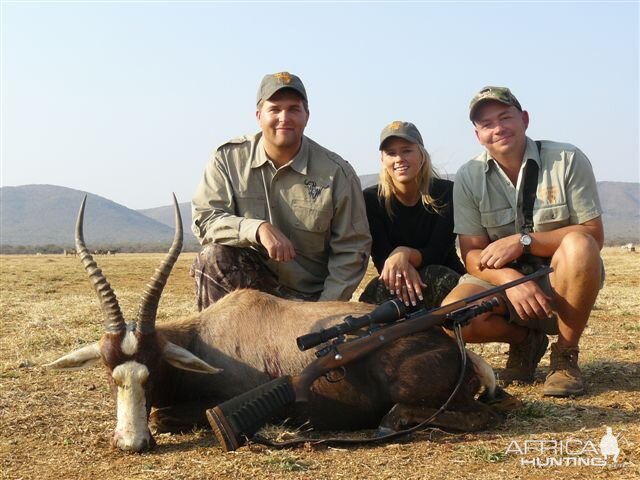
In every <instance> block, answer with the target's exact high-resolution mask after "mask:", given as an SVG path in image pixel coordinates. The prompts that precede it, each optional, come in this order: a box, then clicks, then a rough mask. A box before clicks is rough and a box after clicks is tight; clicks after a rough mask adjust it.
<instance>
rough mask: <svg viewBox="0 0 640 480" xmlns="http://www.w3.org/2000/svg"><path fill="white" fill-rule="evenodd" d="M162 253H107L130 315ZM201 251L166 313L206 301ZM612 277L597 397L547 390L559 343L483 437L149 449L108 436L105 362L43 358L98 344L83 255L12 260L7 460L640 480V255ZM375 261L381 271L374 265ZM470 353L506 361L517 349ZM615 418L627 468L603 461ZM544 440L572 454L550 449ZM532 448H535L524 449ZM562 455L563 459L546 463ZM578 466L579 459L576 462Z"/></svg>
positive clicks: (326, 473)
mask: <svg viewBox="0 0 640 480" xmlns="http://www.w3.org/2000/svg"><path fill="white" fill-rule="evenodd" d="M161 258H162V256H161V255H156V254H130V255H116V256H112V257H98V258H97V260H98V263H99V264H100V265H101V267H102V268H103V271H104V272H105V274H106V276H107V278H108V279H109V281H110V283H111V285H112V286H113V287H114V289H115V291H116V293H117V295H118V298H119V300H120V305H121V307H122V310H123V313H124V315H125V317H126V318H133V316H134V315H135V312H136V310H137V307H138V300H139V298H140V295H141V294H142V291H143V288H144V286H145V284H146V282H147V280H148V278H149V277H150V275H151V274H152V272H153V270H154V268H155V267H156V266H157V264H158V263H159V261H160V259H161ZM192 258H193V254H183V255H182V256H181V257H180V259H179V261H178V263H177V265H176V267H175V268H174V272H173V273H172V276H171V278H170V280H169V283H168V285H167V288H166V289H165V294H164V296H163V299H162V301H161V303H160V308H159V315H158V321H159V322H162V321H163V320H164V319H167V318H170V317H175V316H180V315H185V314H188V313H191V312H193V311H194V297H193V287H192V282H191V279H190V277H189V275H188V268H189V264H190V262H191V260H192ZM603 258H604V260H605V265H606V268H607V282H606V286H605V288H604V289H603V290H602V292H601V293H600V296H599V298H598V301H597V304H596V308H595V310H594V311H593V314H592V317H591V320H590V322H589V326H588V328H587V330H586V332H585V335H584V337H583V341H582V343H581V348H582V350H581V354H580V355H581V356H580V362H581V365H582V369H583V372H584V374H585V377H586V381H587V384H588V393H587V395H585V396H582V397H577V398H569V399H554V398H547V397H543V396H542V383H541V382H543V381H544V376H545V375H546V372H547V369H548V365H549V359H548V353H547V355H545V357H544V358H543V360H542V362H541V367H540V369H539V370H538V374H537V382H536V383H535V384H534V385H531V386H515V387H510V388H509V391H510V393H512V394H515V395H517V396H518V397H519V398H520V399H521V400H522V401H523V402H524V407H523V408H521V409H519V410H517V411H516V412H514V413H513V414H512V415H511V416H510V417H509V418H508V419H507V420H506V422H505V423H504V424H503V425H502V426H500V427H499V428H498V429H496V430H492V431H486V432H481V433H474V434H452V433H445V432H442V431H437V430H436V431H424V432H420V433H417V434H414V435H412V436H410V437H408V438H406V439H403V440H401V441H396V442H393V443H390V444H386V445H376V446H367V447H355V448H327V447H322V448H316V449H311V448H304V447H303V448H298V449H289V450H275V449H269V448H266V447H262V446H258V445H252V446H249V447H243V448H241V449H239V450H238V451H236V452H233V453H223V452H222V450H221V449H220V447H219V446H218V445H217V443H216V441H215V439H214V436H213V434H212V432H211V431H209V430H204V429H196V430H193V431H192V432H189V433H187V434H180V435H170V434H162V435H158V436H157V437H156V439H157V441H158V446H157V447H156V448H155V450H153V451H151V452H149V453H144V454H125V453H122V452H120V451H117V450H113V449H111V448H110V446H109V437H110V432H111V431H112V429H113V428H114V426H115V408H114V404H113V401H112V399H111V397H110V395H109V391H108V389H107V382H106V380H105V373H104V371H103V370H102V369H101V368H99V367H95V368H89V369H85V370H80V371H75V372H58V371H52V370H48V369H45V368H43V367H42V365H43V364H45V363H47V362H50V361H52V360H54V359H56V358H57V357H58V356H60V355H62V354H65V353H67V352H69V351H71V350H73V349H75V348H78V347H79V346H82V345H85V344H87V343H90V342H93V341H96V340H98V338H99V337H100V336H101V334H102V328H103V327H102V318H101V312H100V309H99V305H98V302H97V300H96V297H95V293H94V291H93V289H92V287H91V286H90V284H89V281H88V278H87V275H86V273H85V272H84V270H83V268H82V266H81V265H80V262H79V261H78V259H76V258H73V257H64V256H46V255H40V256H0V318H1V320H2V330H1V334H0V469H1V472H2V478H3V479H42V480H46V479H87V478H94V479H95V478H102V479H112V478H113V479H116V478H117V479H143V478H144V479H176V480H177V479H205V478H206V479H213V478H222V479H226V478H229V479H236V478H238V479H241V478H278V479H279V478H285V479H341V478H346V479H350V480H351V479H361V478H384V479H402V480H409V479H422V478H442V477H445V476H446V477H447V478H478V477H480V476H482V478H483V479H486V478H501V479H505V478H510V479H511V478H514V479H542V478H545V479H547V478H552V477H557V478H584V479H591V478H616V479H617V478H624V479H632V478H633V479H637V478H640V415H639V412H640V360H639V359H638V352H639V349H640V338H639V336H640V308H639V307H640V288H639V286H640V285H639V284H640V254H637V253H628V252H624V251H622V250H621V249H620V248H614V247H610V248H607V249H605V250H604V252H603ZM372 274H373V271H372V269H370V272H369V275H372ZM472 349H473V350H474V351H476V352H479V353H481V354H482V355H483V356H484V357H485V358H487V360H488V361H489V362H490V363H491V364H492V365H493V366H494V367H495V368H496V369H498V370H499V369H500V368H502V367H504V364H505V362H506V351H507V347H506V346H505V345H500V344H487V345H484V346H482V347H478V346H473V347H472ZM607 426H608V427H611V428H612V431H613V434H614V435H618V445H619V448H620V456H619V458H618V461H617V463H616V464H613V462H611V461H610V460H609V461H608V463H607V465H606V466H600V465H596V464H594V463H593V462H594V461H595V460H594V459H596V457H598V458H602V457H600V456H599V451H597V450H594V449H597V448H598V446H599V444H600V440H601V438H602V437H603V435H604V434H605V432H606V427H607ZM542 441H547V443H545V444H544V445H546V446H547V447H549V446H550V445H552V444H553V443H552V442H555V445H560V443H561V442H562V445H563V448H564V449H563V450H561V451H560V453H558V454H554V453H553V452H551V453H549V452H550V451H549V450H547V453H544V454H539V453H535V451H533V453H532V450H529V451H527V452H524V449H525V447H526V445H529V446H532V445H533V446H535V445H538V448H539V446H540V444H541V443H542ZM520 452H523V453H520ZM548 457H554V458H556V459H557V457H561V458H560V459H559V461H562V462H565V463H563V466H535V465H533V463H534V462H535V461H536V459H538V460H539V461H542V462H544V461H545V459H547V458H548ZM572 462H575V463H576V464H577V465H575V464H573V463H572Z"/></svg>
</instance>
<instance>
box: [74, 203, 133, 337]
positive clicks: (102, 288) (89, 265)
mask: <svg viewBox="0 0 640 480" xmlns="http://www.w3.org/2000/svg"><path fill="white" fill-rule="evenodd" d="M86 203H87V196H86V195H85V196H84V198H83V199H82V204H81V205H80V211H79V212H78V220H77V222H76V250H77V252H78V256H79V257H80V261H81V262H82V264H83V265H84V269H85V270H86V271H87V273H88V274H89V279H90V280H91V283H92V284H93V288H94V289H95V290H96V293H97V294H98V299H99V300H100V307H101V308H102V315H103V316H104V327H105V329H106V331H107V333H119V332H121V331H122V330H124V329H125V328H126V326H125V323H124V317H123V316H122V312H121V311H120V305H118V299H117V298H116V294H115V293H114V292H113V290H112V289H111V285H109V282H108V281H107V279H106V278H105V276H104V275H103V274H102V270H100V268H98V265H97V264H96V262H95V261H94V260H93V257H92V256H91V254H90V253H89V250H87V246H86V245H85V244H84V236H83V233H82V224H83V221H84V206H85V204H86Z"/></svg>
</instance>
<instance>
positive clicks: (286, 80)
mask: <svg viewBox="0 0 640 480" xmlns="http://www.w3.org/2000/svg"><path fill="white" fill-rule="evenodd" d="M283 88H291V89H292V90H295V91H296V92H298V93H299V94H300V95H301V96H302V99H303V100H304V101H308V100H307V91H306V90H305V89H304V85H303V84H302V80H300V77H298V76H296V75H294V74H292V73H289V72H278V73H269V74H267V75H265V76H264V78H263V79H262V82H261V83H260V88H259V89H258V98H257V100H256V104H258V103H260V102H261V101H263V100H268V99H270V98H271V97H272V96H273V94H274V93H276V92H277V91H278V90H281V89H283Z"/></svg>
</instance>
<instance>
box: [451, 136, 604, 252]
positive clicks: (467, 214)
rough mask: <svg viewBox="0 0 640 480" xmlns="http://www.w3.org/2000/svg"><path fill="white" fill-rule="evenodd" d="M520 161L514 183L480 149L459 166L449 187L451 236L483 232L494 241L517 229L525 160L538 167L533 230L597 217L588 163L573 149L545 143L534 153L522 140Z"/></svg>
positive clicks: (533, 146) (532, 146)
mask: <svg viewBox="0 0 640 480" xmlns="http://www.w3.org/2000/svg"><path fill="white" fill-rule="evenodd" d="M524 160H525V161H523V162H522V167H521V168H520V173H519V175H518V182H517V185H513V184H512V183H511V181H510V180H509V178H508V177H507V175H506V174H505V173H504V172H503V171H502V169H501V168H500V166H499V165H498V163H497V162H496V161H495V159H493V158H491V157H490V155H489V153H488V152H486V151H485V152H484V153H482V154H480V155H478V156H477V157H476V158H474V159H473V160H470V161H469V162H467V163H466V164H464V165H463V166H462V167H460V169H459V170H458V173H457V174H456V178H455V183H454V187H453V199H454V200H453V204H454V221H455V233H457V234H460V235H474V236H476V235H485V234H486V235H488V236H489V238H490V240H491V241H495V240H497V239H499V238H503V237H506V236H509V235H513V234H514V233H518V232H520V231H521V228H522V224H523V222H524V220H523V214H522V190H523V186H524V185H523V183H524V180H523V172H524V169H525V165H526V160H532V161H534V162H536V163H537V164H538V167H539V173H538V186H537V191H536V200H535V203H534V206H533V224H534V231H536V232H547V231H551V230H556V229H558V228H561V227H565V226H567V225H578V224H581V223H584V222H586V221H588V220H592V219H594V218H596V217H599V216H600V215H601V214H602V209H601V207H600V200H599V198H598V190H597V188H596V180H595V177H594V175H593V170H592V168H591V163H590V162H589V159H588V158H587V157H586V155H585V154H584V153H582V152H581V151H580V150H579V149H578V148H576V147H575V146H573V145H570V144H568V143H557V142H550V141H546V140H545V141H542V148H541V154H540V155H538V149H537V147H536V144H535V142H534V141H533V140H531V139H530V138H528V137H527V147H526V150H525V154H524Z"/></svg>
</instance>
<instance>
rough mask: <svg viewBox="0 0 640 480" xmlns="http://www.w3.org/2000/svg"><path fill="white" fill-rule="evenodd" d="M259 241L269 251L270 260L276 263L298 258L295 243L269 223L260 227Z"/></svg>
mask: <svg viewBox="0 0 640 480" xmlns="http://www.w3.org/2000/svg"><path fill="white" fill-rule="evenodd" d="M258 241H259V242H260V243H261V244H262V246H263V247H264V248H265V249H266V250H267V253H268V254H269V258H271V259H273V260H275V261H276V262H288V261H289V260H292V259H293V258H294V257H295V256H296V251H295V249H294V248H293V243H291V241H290V240H289V239H288V238H287V237H286V236H285V235H284V233H282V232H281V231H280V229H279V228H278V227H276V226H275V225H272V224H270V223H268V222H265V223H263V224H261V225H260V226H259V227H258Z"/></svg>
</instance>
